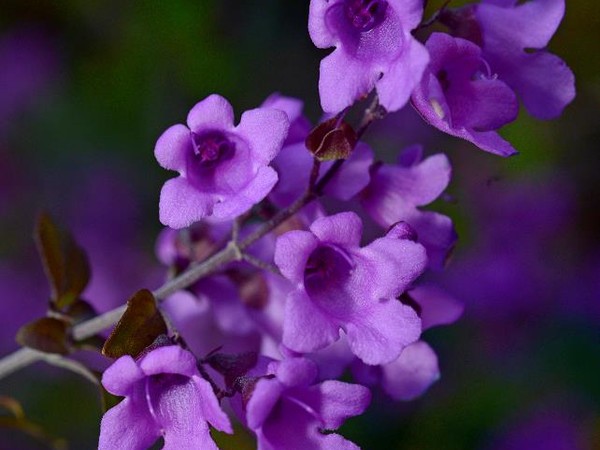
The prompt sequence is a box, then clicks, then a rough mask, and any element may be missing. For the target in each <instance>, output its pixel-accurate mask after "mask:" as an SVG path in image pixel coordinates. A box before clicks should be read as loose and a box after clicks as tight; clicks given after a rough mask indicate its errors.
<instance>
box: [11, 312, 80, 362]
mask: <svg viewBox="0 0 600 450" xmlns="http://www.w3.org/2000/svg"><path fill="white" fill-rule="evenodd" d="M67 329H68V325H67V323H65V322H64V321H62V320H60V319H56V318H54V317H43V318H41V319H38V320H35V321H33V322H31V323H28V324H27V325H23V326H22V327H21V328H20V329H19V331H18V332H17V336H16V341H17V342H18V343H19V344H21V345H23V346H25V347H29V348H33V349H35V350H40V351H42V352H45V353H58V354H61V355H66V354H67V353H69V342H68V336H67Z"/></svg>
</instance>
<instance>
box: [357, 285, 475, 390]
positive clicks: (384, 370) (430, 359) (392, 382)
mask: <svg viewBox="0 0 600 450" xmlns="http://www.w3.org/2000/svg"><path fill="white" fill-rule="evenodd" d="M401 300H402V301H403V302H405V303H406V304H408V305H409V306H411V307H413V308H414V309H415V311H416V312H418V314H419V316H420V317H421V324H422V327H423V331H425V330H427V329H429V328H431V327H434V326H438V325H447V324H450V323H453V322H454V321H456V320H457V319H458V318H459V317H460V316H461V314H462V313H463V309H464V305H463V304H462V303H460V302H459V301H457V300H456V299H455V298H454V297H452V296H451V295H449V294H448V293H446V292H445V291H443V290H442V289H440V288H438V287H436V286H435V285H431V284H427V285H419V286H417V287H415V288H413V289H411V290H410V291H408V292H407V293H406V294H405V295H403V296H402V297H401ZM352 373H353V374H354V377H355V379H356V380H358V381H359V382H360V383H362V384H366V385H370V386H373V385H376V384H381V387H382V389H383V391H384V392H385V393H386V394H388V395H389V396H390V397H391V398H393V399H394V400H413V399H415V398H417V397H419V396H420V395H422V394H423V393H424V392H425V391H426V390H427V389H428V388H429V387H430V386H431V385H432V384H433V383H435V382H436V381H437V380H439V378H440V369H439V366H438V358H437V355H436V354H435V351H434V350H433V349H432V348H431V347H430V346H429V344H427V343H426V342H424V341H421V340H419V341H417V342H413V343H412V344H410V345H408V346H407V347H406V348H405V349H404V350H402V353H401V354H400V357H399V358H398V359H396V360H395V361H392V362H391V363H388V364H383V365H381V366H367V365H365V364H363V363H362V362H360V361H358V360H356V361H355V362H354V363H353V364H352Z"/></svg>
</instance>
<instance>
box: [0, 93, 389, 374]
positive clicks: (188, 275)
mask: <svg viewBox="0 0 600 450" xmlns="http://www.w3.org/2000/svg"><path fill="white" fill-rule="evenodd" d="M345 112H346V111H344V112H343V114H345ZM383 115H385V110H383V109H382V108H381V106H380V105H379V97H378V96H377V95H375V97H374V98H373V102H372V103H371V105H370V106H369V107H368V108H367V109H366V110H365V113H364V115H363V118H362V121H361V124H360V126H359V129H358V131H357V136H358V139H360V138H361V137H362V135H363V134H364V133H365V131H366V130H367V128H368V127H369V126H370V125H371V123H373V122H374V121H375V120H377V119H380V118H382V117H383ZM341 117H343V115H342V116H341ZM343 163H344V160H343V159H340V160H337V161H335V162H334V163H333V165H332V166H331V167H330V168H329V170H328V171H327V172H326V173H325V174H324V175H323V177H322V178H321V179H320V180H319V181H317V178H318V175H319V169H320V162H319V161H317V160H316V159H315V162H314V164H313V168H312V171H311V175H310V182H309V186H308V188H307V189H306V191H305V193H304V194H303V195H302V196H301V197H300V198H298V199H297V200H296V201H295V202H294V203H292V204H291V205H290V206H289V207H288V208H286V209H283V210H281V211H279V212H278V213H277V214H275V215H274V216H273V217H272V218H271V219H269V220H268V221H267V222H265V223H264V224H263V225H261V226H260V227H259V228H258V229H256V230H255V231H254V232H253V233H251V234H250V235H249V236H247V237H246V238H245V239H244V240H242V241H241V242H238V239H239V228H240V227H241V225H242V223H243V220H244V219H240V220H239V222H238V223H237V224H236V223H234V228H233V230H232V239H231V240H230V241H229V243H228V244H227V245H226V246H225V247H224V248H223V249H222V250H221V251H219V252H217V253H215V254H213V255H212V256H210V257H209V258H208V259H205V260H204V261H202V262H200V263H195V264H193V265H192V266H190V267H189V268H188V269H187V270H186V271H185V272H183V273H181V274H179V275H178V276H177V277H175V278H172V279H170V280H169V281H167V282H166V283H165V284H163V285H162V286H161V287H159V288H158V289H156V290H155V291H154V292H153V294H154V297H155V298H156V299H157V300H162V299H164V298H165V297H168V296H169V295H171V294H173V293H175V292H177V291H179V290H181V289H184V288H186V287H188V286H190V285H191V284H193V283H195V282H196V281H197V280H199V279H200V278H202V277H205V276H207V275H209V274H210V273H212V272H214V271H215V270H217V269H218V268H219V267H221V266H222V265H224V264H227V263H229V262H232V261H241V260H243V259H244V250H246V249H247V248H248V247H250V246H251V245H252V244H253V243H254V242H256V241H258V240H259V239H261V238H262V237H263V236H265V235H266V234H268V233H270V232H271V231H272V230H274V229H275V228H277V227H278V226H279V225H280V224H281V223H283V222H285V221H286V220H287V219H289V218H290V217H291V216H293V215H294V214H296V213H297V212H298V211H300V210H301V209H302V208H303V207H304V206H306V205H308V204H309V203H310V202H312V201H313V200H315V199H316V198H318V197H320V196H321V195H323V189H324V188H325V186H326V185H327V183H328V182H329V181H330V180H331V178H333V176H334V175H335V174H336V173H337V172H338V171H339V169H340V167H341V166H342V164H343ZM249 262H251V261H249ZM126 309H127V305H122V306H119V307H118V308H115V309H113V310H111V311H108V312H105V313H104V314H101V315H99V316H96V317H94V318H93V319H90V320H87V321H85V322H81V323H79V324H77V325H75V326H73V328H72V329H71V335H72V337H73V339H74V340H76V341H81V340H84V339H87V338H90V337H92V336H95V335H96V334H98V333H99V332H100V331H102V330H104V329H106V328H109V327H111V326H113V325H114V324H116V323H117V322H118V321H119V319H120V318H121V316H122V315H123V313H124V312H125V310H126ZM51 356H52V357H53V358H56V356H55V355H51ZM47 359H48V354H47V353H43V352H40V351H38V350H34V349H31V348H21V349H19V350H17V351H15V352H13V353H11V354H9V355H7V356H5V357H4V358H2V359H0V379H2V378H4V377H6V376H8V375H10V374H11V373H13V372H16V371H18V370H20V369H23V368H25V367H27V366H29V365H30V364H33V363H35V362H36V361H40V360H47ZM53 362H54V360H53Z"/></svg>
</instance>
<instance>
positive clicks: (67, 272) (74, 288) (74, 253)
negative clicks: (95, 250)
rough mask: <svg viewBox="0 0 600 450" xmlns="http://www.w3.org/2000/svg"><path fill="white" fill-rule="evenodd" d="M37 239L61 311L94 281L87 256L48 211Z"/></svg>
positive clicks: (37, 228)
mask: <svg viewBox="0 0 600 450" xmlns="http://www.w3.org/2000/svg"><path fill="white" fill-rule="evenodd" d="M35 240H36V244H37V247H38V251H39V253H40V257H41V259H42V264H43V266H44V271H45V272H46V276H47V278H48V281H49V283H50V290H51V295H52V303H53V305H54V306H55V308H56V309H57V310H63V309H64V308H67V307H69V306H70V305H71V304H72V303H74V302H75V301H76V300H77V298H78V297H79V295H80V294H81V293H82V292H83V290H84V289H85V287H86V286H87V284H88V282H89V280H90V265H89V262H88V258H87V255H86V254H85V252H84V251H83V249H82V248H81V247H80V246H79V245H78V244H77V242H76V241H75V239H74V238H73V236H71V235H70V234H69V233H66V232H61V230H59V228H58V227H57V226H56V224H55V223H54V221H53V220H52V218H51V217H50V215H49V214H47V213H42V214H40V216H39V218H38V221H37V224H36V228H35Z"/></svg>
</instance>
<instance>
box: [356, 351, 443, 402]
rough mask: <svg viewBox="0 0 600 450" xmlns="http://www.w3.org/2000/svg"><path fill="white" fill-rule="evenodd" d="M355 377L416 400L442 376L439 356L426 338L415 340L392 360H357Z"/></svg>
mask: <svg viewBox="0 0 600 450" xmlns="http://www.w3.org/2000/svg"><path fill="white" fill-rule="evenodd" d="M352 373H353V374H354V377H355V378H356V379H357V380H358V381H359V382H361V383H363V384H368V385H375V384H378V383H380V384H381V387H382V388H383V390H384V392H385V393H386V394H388V395H389V396H390V397H391V398H393V399H394V400H405V401H406V400H414V399H415V398H417V397H419V396H420V395H422V394H423V393H424V392H425V391H426V390H427V389H428V388H429V387H430V386H431V385H432V384H433V383H435V382H436V381H437V380H438V379H439V378H440V369H439V367H438V359H437V355H436V354H435V352H434V351H433V349H432V348H431V347H430V346H429V344H427V343H426V342H423V341H417V342H413V343H412V344H410V345H409V346H407V347H406V348H405V349H404V350H402V353H401V354H400V356H399V357H398V358H397V359H396V360H395V361H392V362H391V363H388V364H384V365H381V366H367V365H365V364H363V363H361V362H360V361H356V362H355V363H354V365H353V367H352Z"/></svg>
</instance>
